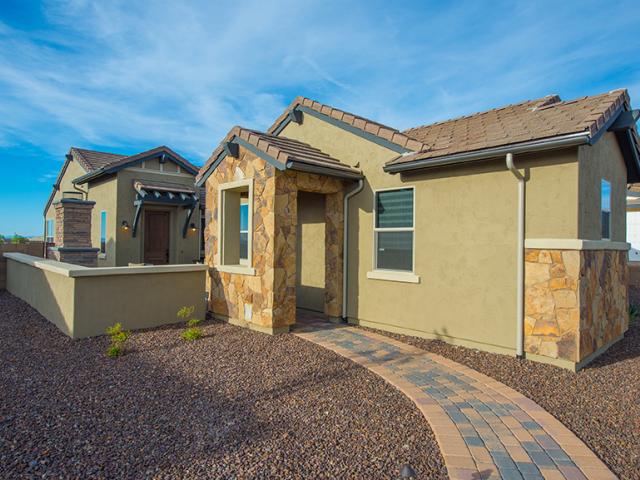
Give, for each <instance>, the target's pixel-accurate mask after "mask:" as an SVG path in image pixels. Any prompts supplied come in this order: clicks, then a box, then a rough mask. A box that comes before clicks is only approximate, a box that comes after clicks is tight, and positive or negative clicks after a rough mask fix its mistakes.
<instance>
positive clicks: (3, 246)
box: [0, 242, 44, 290]
mask: <svg viewBox="0 0 640 480" xmlns="http://www.w3.org/2000/svg"><path fill="white" fill-rule="evenodd" d="M10 252H18V253H26V254H27V255H32V256H34V257H42V255H43V253H44V242H29V243H0V290H4V289H5V288H7V259H6V258H4V256H3V254H4V253H10Z"/></svg>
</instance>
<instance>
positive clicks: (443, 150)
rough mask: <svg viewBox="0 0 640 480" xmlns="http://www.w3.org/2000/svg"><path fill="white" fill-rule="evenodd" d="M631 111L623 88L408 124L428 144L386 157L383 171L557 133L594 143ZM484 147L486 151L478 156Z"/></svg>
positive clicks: (455, 159) (456, 157)
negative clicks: (573, 98) (429, 122)
mask: <svg viewBox="0 0 640 480" xmlns="http://www.w3.org/2000/svg"><path fill="white" fill-rule="evenodd" d="M629 109H630V101H629V96H628V94H627V91H626V90H614V91H612V92H609V93H604V94H601V95H594V96H591V97H583V98H579V99H575V100H570V101H562V100H561V99H560V97H558V96H557V95H550V96H547V97H543V98H539V99H537V100H529V101H526V102H522V103H518V104H515V105H508V106H506V107H502V108H496V109H493V110H488V111H486V112H481V113H476V114H474V115H469V116H465V117H460V118H456V119H453V120H448V121H444V122H438V123H434V124H432V125H425V126H422V127H416V128H412V129H409V130H406V131H405V132H404V133H405V134H407V135H410V136H412V137H414V138H416V139H417V140H419V141H421V142H423V143H424V144H425V145H426V148H424V149H422V150H421V151H419V152H415V153H409V154H404V155H400V156H398V157H396V158H394V159H392V160H390V161H389V162H387V164H386V165H385V170H386V171H388V172H396V171H404V170H408V169H410V168H411V167H412V166H415V167H417V168H427V167H429V166H436V165H441V164H443V163H442V162H441V160H443V159H444V160H445V161H449V160H450V161H451V162H450V163H460V162H462V161H466V160H472V159H474V158H475V159H478V160H480V159H484V158H488V157H489V156H490V155H492V154H493V153H496V155H497V151H496V149H497V148H499V147H507V146H514V145H523V146H527V145H529V146H533V145H540V142H542V141H544V140H546V139H552V138H558V137H566V138H567V140H570V136H574V137H575V139H574V143H575V144H576V145H577V144H580V142H581V143H594V142H595V141H596V140H597V138H598V137H599V135H600V134H602V133H604V131H606V128H608V127H609V126H610V125H611V123H613V121H615V120H616V118H617V117H618V116H619V115H620V113H621V112H623V111H624V110H629ZM627 128H629V127H627ZM631 128H632V129H633V127H631ZM536 142H537V143H536ZM568 144H569V143H568V142H567V146H568ZM492 149H493V150H492ZM485 151H486V153H487V155H483V154H482V152H485ZM472 152H479V153H480V154H479V155H475V157H474V156H472V155H469V154H470V153H472ZM496 155H494V156H496ZM418 162H419V163H418Z"/></svg>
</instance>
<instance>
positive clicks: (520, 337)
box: [506, 153, 525, 358]
mask: <svg viewBox="0 0 640 480" xmlns="http://www.w3.org/2000/svg"><path fill="white" fill-rule="evenodd" d="M506 161H507V168H508V169H509V171H510V172H511V173H513V175H514V176H515V177H516V179H518V274H517V280H516V281H517V282H518V293H517V295H518V300H517V309H518V312H517V322H518V323H517V324H516V356H517V357H518V358H523V356H524V199H525V191H524V185H525V183H524V180H525V179H524V176H523V175H522V174H521V173H520V172H519V171H518V169H517V168H516V167H515V165H514V164H513V154H512V153H507V158H506Z"/></svg>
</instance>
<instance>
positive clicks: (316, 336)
mask: <svg viewBox="0 0 640 480" xmlns="http://www.w3.org/2000/svg"><path fill="white" fill-rule="evenodd" d="M296 334H297V335H298V336H300V337H302V338H304V339H306V340H309V341H312V342H314V343H317V344H318V345H321V346H323V347H326V348H328V349H330V350H333V351H335V352H336V353H338V354H340V355H343V356H345V357H347V358H349V359H351V360H353V361H354V362H357V363H359V364H361V365H363V366H365V367H367V368H368V369H369V370H371V371H372V372H374V373H376V374H378V375H380V376H381V377H382V378H384V379H385V380H386V381H388V382H389V383H391V384H392V385H394V386H395V387H396V388H398V389H399V390H400V391H402V392H403V393H404V394H405V395H407V396H408V397H409V398H410V399H411V400H413V401H414V402H415V404H416V405H417V406H418V408H419V409H420V411H422V413H423V415H424V416H425V418H426V419H427V421H428V422H429V425H430V426H431V429H432V430H433V432H434V434H435V437H436V439H437V441H438V445H439V447H440V451H441V452H442V455H443V457H444V460H445V464H446V467H447V471H448V473H449V476H450V478H452V479H474V480H475V479H484V478H504V479H585V478H589V479H599V480H600V479H615V478H616V477H615V475H613V474H612V473H611V471H610V470H609V469H608V468H607V467H606V465H605V464H604V463H602V461H600V460H599V459H598V458H597V457H596V455H595V454H594V453H593V452H592V451H591V450H590V449H589V448H588V447H587V446H586V445H585V444H584V443H583V442H582V441H581V440H580V439H579V438H577V437H576V436H575V435H574V434H573V433H572V432H571V431H570V430H569V429H567V428H566V427H565V426H564V425H562V424H561V423H560V422H559V421H558V420H556V419H555V418H554V417H553V416H552V415H551V414H549V413H548V412H546V411H545V410H544V409H543V408H542V407H540V406H539V405H538V404H536V403H535V402H534V401H532V400H530V399H529V398H527V397H525V396H524V395H522V394H520V393H518V392H516V391H515V390H513V389H512V388H510V387H507V386H506V385H504V384H502V383H500V382H498V381H497V380H494V379H492V378H490V377H488V376H486V375H483V374H481V373H479V372H477V371H475V370H473V369H471V368H468V367H465V366H464V365H461V364H459V363H456V362H454V361H452V360H449V359H446V358H444V357H441V356H439V355H435V354H432V353H429V352H426V351H424V350H420V349H418V348H415V347H412V346H410V345H407V344H405V343H402V342H398V341H395V340H393V339H390V338H388V337H384V336H382V335H377V334H375V333H371V332H368V331H364V330H361V329H357V328H353V327H346V326H339V327H336V326H329V325H328V324H323V323H318V324H307V325H304V326H301V327H298V328H297V329H296ZM588 414H589V413H588V412H585V415H588Z"/></svg>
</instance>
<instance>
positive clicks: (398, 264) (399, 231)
mask: <svg viewBox="0 0 640 480" xmlns="http://www.w3.org/2000/svg"><path fill="white" fill-rule="evenodd" d="M413 235H414V232H413V189H412V188H403V189H399V190H387V191H383V192H377V193H376V218H375V250H376V260H375V262H376V269H382V270H401V271H409V272H410V271H413Z"/></svg>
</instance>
